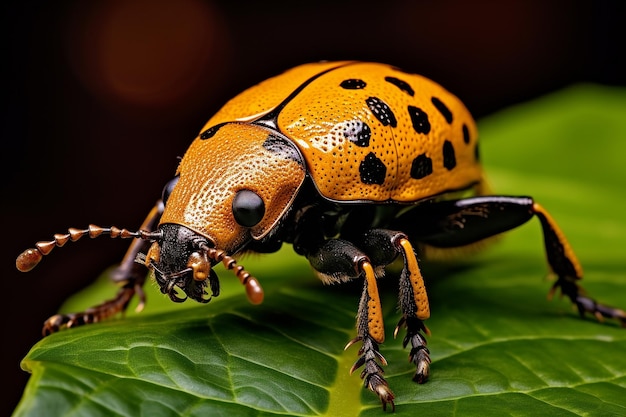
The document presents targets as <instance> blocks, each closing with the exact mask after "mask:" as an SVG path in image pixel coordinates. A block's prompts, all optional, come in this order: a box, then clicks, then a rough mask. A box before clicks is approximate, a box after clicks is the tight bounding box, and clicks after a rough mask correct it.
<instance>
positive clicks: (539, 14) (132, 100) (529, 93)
mask: <svg viewBox="0 0 626 417" xmlns="http://www.w3.org/2000/svg"><path fill="white" fill-rule="evenodd" d="M624 4H626V3H625V2H622V1H620V0H615V1H606V0H605V1H603V0H589V1H545V0H513V1H497V0H491V1H472V2H468V1H462V0H440V1H435V0H430V1H427V0H422V1H408V0H405V1H398V0H386V1H377V2H375V1H370V0H359V1H348V0H344V1H339V0H336V1H330V0H324V1H317V2H312V1H308V0H298V1H292V2H284V1H280V2H274V1H265V2H260V1H234V0H228V1H227V0H213V1H211V0H184V1H182V0H181V1H176V2H166V1H154V0H152V1H151V0H126V1H89V2H81V1H62V2H59V1H56V2H47V3H45V4H44V3H43V2H42V3H41V4H39V3H36V2H32V1H23V2H17V1H6V2H3V4H2V6H1V7H2V10H3V13H2V20H3V21H2V28H3V29H4V36H3V37H2V38H3V44H4V45H3V49H2V50H3V54H2V55H3V60H2V61H3V63H2V65H1V66H2V71H3V75H4V76H3V78H2V83H3V87H2V91H3V94H2V98H3V102H4V106H3V111H2V148H3V150H2V158H3V160H2V164H1V167H2V170H3V175H2V179H3V181H2V187H3V190H2V196H3V198H2V201H3V204H2V216H0V218H1V219H2V223H3V224H2V234H3V236H4V238H3V240H4V244H3V249H2V254H3V255H2V258H1V259H2V262H1V263H0V265H1V267H2V272H3V273H2V278H3V282H4V283H5V284H6V285H5V286H4V287H3V294H4V295H3V297H2V298H3V299H2V304H1V305H2V314H0V317H1V318H2V319H3V323H2V325H1V327H2V332H3V343H2V345H3V354H2V356H1V358H2V359H1V365H2V368H1V373H2V376H3V378H4V380H3V387H4V388H3V389H2V398H3V400H2V407H3V410H0V412H2V411H4V413H2V414H9V413H10V412H11V411H12V410H13V409H14V408H15V406H16V404H17V402H18V400H19V398H20V396H21V392H22V390H23V388H24V385H25V383H26V381H27V378H28V374H26V373H25V372H23V371H22V370H20V368H19V363H20V360H21V359H22V358H23V357H24V355H26V353H27V352H28V350H29V348H30V347H31V346H32V345H33V344H34V343H35V342H36V341H37V340H38V339H39V338H40V330H41V324H42V322H43V321H44V320H45V319H46V318H47V317H48V316H50V315H52V314H54V313H55V312H56V311H57V309H58V308H59V306H60V305H61V303H62V302H63V300H64V299H65V298H66V297H68V296H69V295H71V294H73V293H75V292H76V291H78V290H79V289H81V288H83V287H84V286H86V285H88V284H89V283H90V282H91V281H92V279H93V278H94V277H96V276H97V275H98V274H99V272H101V271H102V270H103V269H104V268H106V267H108V266H110V265H112V264H114V263H115V262H117V261H118V260H120V259H121V257H122V256H123V254H124V252H125V249H126V243H123V242H116V241H111V240H109V239H101V240H94V241H91V242H81V243H76V244H69V245H68V246H69V247H66V248H63V249H56V250H55V252H54V255H53V256H49V257H47V258H46V259H45V260H44V262H43V265H41V266H40V267H39V268H37V269H35V270H34V271H32V272H30V273H28V274H22V273H18V272H17V271H16V270H15V267H14V262H15V257H16V256H17V255H18V254H19V253H20V252H21V251H22V250H23V249H26V248H28V247H32V245H33V244H34V242H35V241H37V240H48V239H50V238H51V237H52V235H53V234H54V233H62V232H65V231H66V230H67V228H68V227H70V226H72V227H85V226H86V225H87V224H89V223H95V224H98V225H102V226H107V225H112V224H113V225H116V226H120V227H127V228H130V229H135V228H137V227H138V226H139V225H140V223H141V221H142V220H143V218H144V216H145V215H146V213H147V211H148V209H149V208H150V207H151V206H152V204H153V203H154V201H155V200H156V199H157V198H158V197H159V195H160V193H161V189H162V186H163V184H164V183H165V182H166V181H167V180H168V179H169V178H170V177H171V176H172V175H173V172H174V170H175V168H176V164H177V159H176V157H178V156H182V154H183V153H184V151H185V149H186V148H187V146H188V145H189V143H190V142H191V140H192V139H193V138H194V137H195V136H196V135H197V133H198V131H199V129H200V128H201V127H202V125H203V124H204V122H205V121H206V120H208V118H209V117H210V116H211V115H212V114H213V113H214V112H215V111H216V110H217V109H218V108H219V107H220V106H221V105H222V104H224V102H225V101H226V100H227V99H229V98H230V97H232V96H234V95H235V94H237V93H238V92H240V91H241V90H243V89H244V88H246V87H248V86H251V85H253V84H255V83H257V82H259V81H261V80H263V79H265V78H267V77H270V76H272V75H275V74H277V73H279V72H281V71H283V70H285V69H287V68H289V67H292V66H295V65H298V64H300V63H304V62H309V61H317V60H321V59H328V60H334V59H359V60H372V61H381V62H387V63H390V64H393V65H396V66H399V67H402V68H404V69H406V70H408V71H411V72H418V73H421V74H424V75H426V76H428V77H430V78H433V79H435V80H437V81H438V82H440V83H441V84H443V85H444V86H446V87H447V88H448V89H449V90H451V91H453V92H454V93H456V94H457V95H458V96H459V97H460V98H461V99H462V100H464V101H465V103H466V105H467V106H468V107H469V109H470V110H471V111H472V112H473V114H474V115H475V116H476V117H477V118H480V117H482V116H485V115H488V114H490V113H492V112H494V111H497V110H499V109H501V108H504V107H506V106H509V105H511V104H514V103H518V102H522V101H525V100H528V99H532V98H534V97H537V96H540V95H543V94H546V93H548V92H550V91H553V90H557V89H560V88H562V87H564V86H567V85H569V84H572V83H576V82H597V83H603V84H609V85H625V84H626V64H625V55H626V48H625V45H624V43H623V41H621V39H622V38H623V36H624V35H625V34H626V33H625V32H626V30H624V29H623V25H624V24H625V22H626V9H625V7H624ZM112 294H113V292H112Z"/></svg>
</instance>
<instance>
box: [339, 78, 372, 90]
mask: <svg viewBox="0 0 626 417" xmlns="http://www.w3.org/2000/svg"><path fill="white" fill-rule="evenodd" d="M366 85H367V84H366V83H365V81H363V80H359V79H358V78H350V79H348V80H343V81H342V82H341V84H339V86H340V87H341V88H345V89H346V90H360V89H362V88H365V86H366Z"/></svg>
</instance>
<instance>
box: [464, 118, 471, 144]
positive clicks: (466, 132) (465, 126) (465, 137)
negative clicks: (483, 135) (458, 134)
mask: <svg viewBox="0 0 626 417" xmlns="http://www.w3.org/2000/svg"><path fill="white" fill-rule="evenodd" d="M463 142H465V143H470V134H469V129H468V128H467V125H466V124H465V123H463Z"/></svg>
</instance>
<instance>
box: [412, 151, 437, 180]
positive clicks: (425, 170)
mask: <svg viewBox="0 0 626 417" xmlns="http://www.w3.org/2000/svg"><path fill="white" fill-rule="evenodd" d="M432 173H433V160H432V159H430V158H429V157H427V156H426V154H425V153H423V154H421V155H418V156H417V158H415V159H414V160H413V163H412V164H411V178H415V179H416V180H419V179H421V178H424V177H427V176H429V175H430V174H432Z"/></svg>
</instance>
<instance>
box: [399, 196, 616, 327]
mask: <svg viewBox="0 0 626 417" xmlns="http://www.w3.org/2000/svg"><path fill="white" fill-rule="evenodd" d="M534 216H536V217H537V218H538V219H539V221H540V222H541V227H542V230H543V237H544V244H545V251H546V255H547V258H548V264H549V266H550V269H551V271H552V272H553V273H554V274H555V275H556V276H557V280H556V282H555V284H554V285H553V287H552V289H551V291H550V295H552V294H553V293H554V292H555V291H556V290H557V289H558V290H560V291H561V292H562V293H563V294H565V295H567V296H568V297H569V298H570V300H571V301H572V303H573V304H575V305H576V306H577V308H578V311H579V313H580V314H581V315H584V314H585V313H591V314H592V315H594V316H595V317H596V318H598V319H602V318H605V317H606V318H613V319H617V320H618V321H619V322H620V324H621V325H622V326H625V327H626V312H624V311H623V310H621V309H618V308H613V307H609V306H606V305H603V304H599V303H597V302H596V301H594V300H593V299H591V298H589V297H588V296H586V295H584V290H583V289H582V288H581V287H580V286H579V285H578V283H577V281H579V280H580V279H581V278H582V275H583V272H582V268H581V266H580V263H579V262H578V259H577V258H576V255H575V254H574V251H573V250H572V248H571V247H570V244H569V242H568V241H567V239H566V238H565V235H564V234H563V232H561V230H560V229H559V227H558V226H557V224H556V222H555V221H554V220H553V219H552V218H551V217H550V215H549V214H548V212H547V211H546V210H545V209H544V208H543V207H541V206H540V205H539V204H537V203H536V202H534V201H533V199H532V198H529V197H506V196H481V197H473V198H467V199H461V200H448V201H438V202H433V203H431V204H423V205H418V206H416V207H415V208H414V209H412V210H410V211H408V212H406V213H404V214H403V215H401V216H399V217H398V218H397V219H395V220H394V225H397V226H398V227H399V225H404V228H403V230H405V231H406V232H407V233H409V234H410V235H411V237H412V239H413V240H414V241H416V242H420V243H423V244H425V245H426V247H425V249H426V253H428V249H429V247H434V248H439V250H441V249H453V248H460V247H467V246H471V245H475V244H476V243H478V242H480V241H482V240H483V239H487V238H490V237H493V236H495V235H498V234H499V233H502V232H506V231H508V230H510V229H513V228H515V227H517V226H520V225H522V224H524V223H526V222H527V221H528V220H530V219H531V218H533V217H534Z"/></svg>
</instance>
